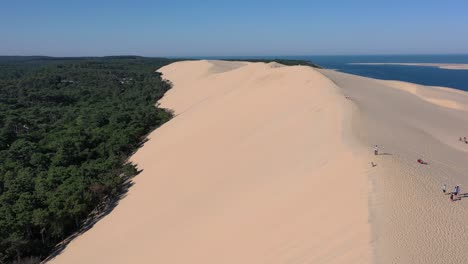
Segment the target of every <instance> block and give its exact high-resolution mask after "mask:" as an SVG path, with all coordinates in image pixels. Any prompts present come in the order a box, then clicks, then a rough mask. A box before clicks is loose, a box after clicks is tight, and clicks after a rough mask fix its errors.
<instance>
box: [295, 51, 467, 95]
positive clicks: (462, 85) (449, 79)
mask: <svg viewBox="0 0 468 264" xmlns="http://www.w3.org/2000/svg"><path fill="white" fill-rule="evenodd" d="M296 58H297V59H299V58H301V59H306V60H310V61H312V62H314V63H316V64H319V65H320V66H322V67H324V68H328V69H336V70H338V71H341V72H346V73H351V74H356V75H361V76H366V77H370V78H376V79H384V80H399V81H405V82H412V83H418V84H423V85H431V86H444V87H451V88H455V89H459V90H464V91H468V70H448V69H440V68H437V67H429V66H404V65H359V64H351V63H463V64H468V55H399V56H377V55H373V56H301V57H296Z"/></svg>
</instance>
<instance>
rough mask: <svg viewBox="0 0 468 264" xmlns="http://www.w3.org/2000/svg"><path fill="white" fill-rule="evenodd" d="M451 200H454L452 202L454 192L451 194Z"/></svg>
mask: <svg viewBox="0 0 468 264" xmlns="http://www.w3.org/2000/svg"><path fill="white" fill-rule="evenodd" d="M450 201H452V202H453V193H452V194H450Z"/></svg>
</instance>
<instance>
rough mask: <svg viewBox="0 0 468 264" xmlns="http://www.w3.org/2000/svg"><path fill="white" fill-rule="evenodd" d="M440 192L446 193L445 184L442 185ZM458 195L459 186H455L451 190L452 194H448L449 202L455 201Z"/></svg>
mask: <svg viewBox="0 0 468 264" xmlns="http://www.w3.org/2000/svg"><path fill="white" fill-rule="evenodd" d="M442 191H443V192H444V193H446V192H447V185H446V184H444V185H442ZM459 194H460V185H457V186H455V188H453V192H451V193H450V201H456V200H457V196H458V195H459Z"/></svg>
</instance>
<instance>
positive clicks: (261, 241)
mask: <svg viewBox="0 0 468 264" xmlns="http://www.w3.org/2000/svg"><path fill="white" fill-rule="evenodd" d="M161 72H162V73H163V74H164V75H163V76H164V78H167V79H169V80H171V81H172V82H173V84H174V88H173V89H171V90H170V91H169V92H168V93H167V94H166V96H165V97H164V98H163V99H162V100H161V102H160V103H161V105H162V106H163V107H166V108H170V109H173V110H174V111H175V113H176V114H177V116H176V117H175V118H174V119H173V120H171V121H170V122H168V123H167V124H165V125H164V126H162V127H161V128H159V129H157V130H156V131H154V132H153V133H152V134H151V135H150V136H149V139H150V140H149V141H148V142H147V143H146V144H145V145H144V146H143V147H142V148H141V149H140V150H139V151H138V152H137V153H136V154H135V155H134V156H133V157H132V161H133V162H135V163H137V164H138V167H139V168H140V169H142V170H143V172H142V173H141V174H140V175H138V176H137V177H136V178H135V185H134V186H133V187H132V188H131V189H130V191H129V193H128V195H127V197H126V198H124V199H123V200H122V201H121V202H120V204H119V205H118V206H117V207H116V208H115V210H114V211H113V212H112V213H111V214H109V215H108V216H107V217H105V218H104V219H102V220H101V221H99V222H98V223H97V224H96V225H95V226H94V227H93V228H92V229H90V230H89V231H88V232H86V233H85V234H83V235H81V236H80V237H78V238H77V239H75V240H74V241H72V242H71V243H70V244H69V245H68V247H67V249H65V251H64V252H63V253H62V254H61V255H59V256H58V257H56V258H55V259H54V260H52V262H53V263H171V264H174V263H184V264H186V263H203V264H209V263H216V264H219V263H223V264H224V263H233V264H234V263H235V264H239V263H253V264H259V263H269V264H270V263H369V262H370V260H371V245H370V239H371V229H370V225H369V223H368V221H369V213H368V204H369V198H368V193H369V186H370V184H369V181H368V172H369V171H372V169H371V168H369V166H368V161H369V158H368V152H367V150H365V149H363V148H362V147H361V145H360V144H359V142H358V141H357V140H355V139H354V137H352V134H353V133H352V130H353V128H352V125H353V124H352V122H351V121H352V120H353V118H352V113H355V111H356V109H355V108H354V105H353V103H352V102H351V101H349V100H346V99H345V98H344V96H343V95H342V93H341V90H340V89H339V88H338V87H336V86H335V85H334V84H333V83H332V82H331V81H330V80H328V79H327V78H325V77H324V76H323V75H322V74H320V73H319V72H317V71H316V70H314V69H312V68H310V67H305V66H294V67H281V65H278V64H274V63H272V64H264V63H242V62H217V61H189V62H178V63H174V64H171V65H169V66H167V67H164V68H162V69H161Z"/></svg>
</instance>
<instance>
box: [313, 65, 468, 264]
mask: <svg viewBox="0 0 468 264" xmlns="http://www.w3.org/2000/svg"><path fill="white" fill-rule="evenodd" d="M321 72H322V73H323V74H325V75H326V76H327V77H329V78H330V79H331V80H333V81H334V82H335V83H336V84H337V85H338V86H339V87H340V88H341V89H342V91H343V92H344V93H345V94H346V95H348V96H350V97H351V99H352V101H353V102H354V103H355V104H356V106H357V107H358V114H357V115H355V116H356V117H358V118H356V119H355V120H354V125H353V131H354V134H355V135H356V136H358V137H359V138H360V141H361V142H362V143H364V144H365V145H367V146H369V150H371V147H372V145H373V144H379V145H380V148H381V152H382V153H386V154H388V155H379V156H377V157H373V161H374V162H376V163H377V167H375V169H374V170H373V171H372V173H371V174H370V178H371V179H372V181H373V183H374V188H373V189H374V192H373V194H372V195H371V201H372V203H371V226H372V231H373V232H372V233H373V241H374V248H375V260H376V261H375V262H376V263H412V264H417V263H432V264H434V263H444V264H448V263H454V264H456V263H468V238H467V234H468V222H467V219H468V191H467V188H468V177H467V174H468V144H465V143H463V142H460V141H459V137H463V136H466V137H468V115H467V112H466V109H467V108H466V106H468V96H467V93H466V92H463V91H457V90H453V89H448V88H443V89H442V88H435V87H427V86H422V85H416V84H411V83H405V82H398V81H382V80H375V79H370V78H365V77H359V76H355V75H350V74H345V73H340V72H336V71H330V70H321ZM419 158H422V159H423V160H424V161H427V162H428V163H429V164H428V165H421V164H419V163H417V162H416V161H417V159H419ZM443 184H447V190H448V192H450V191H452V190H453V187H454V186H455V185H457V184H460V185H461V189H462V198H461V200H458V201H455V202H452V201H450V200H449V195H448V193H447V194H446V195H444V194H443V192H442V185H443Z"/></svg>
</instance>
